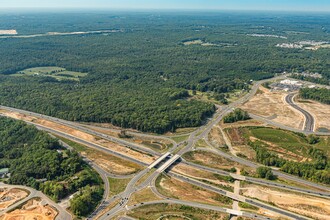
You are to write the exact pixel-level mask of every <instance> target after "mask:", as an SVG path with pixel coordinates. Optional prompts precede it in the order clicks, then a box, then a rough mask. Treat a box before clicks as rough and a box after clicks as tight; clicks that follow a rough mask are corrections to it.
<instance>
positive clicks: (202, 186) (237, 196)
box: [168, 172, 309, 220]
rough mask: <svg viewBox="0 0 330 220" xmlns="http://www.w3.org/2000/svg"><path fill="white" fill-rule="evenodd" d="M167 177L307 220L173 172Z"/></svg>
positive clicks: (287, 215)
mask: <svg viewBox="0 0 330 220" xmlns="http://www.w3.org/2000/svg"><path fill="white" fill-rule="evenodd" d="M168 175H169V176H172V177H174V178H177V179H179V180H181V181H184V182H187V183H190V184H193V185H195V186H198V187H201V188H203V189H206V190H209V191H213V192H216V193H218V194H220V195H223V196H226V197H229V198H231V199H233V200H236V201H239V202H245V203H248V204H250V205H254V206H256V207H259V208H263V209H267V210H269V211H272V212H276V213H279V214H281V215H283V216H286V217H289V218H292V219H299V220H300V219H309V218H307V217H303V216H301V215H298V214H295V213H293V212H290V211H286V210H283V209H280V208H277V207H274V206H271V205H268V204H266V203H263V202H260V201H257V200H254V199H248V198H247V197H244V196H241V195H236V194H235V193H232V192H229V191H226V190H223V189H219V188H217V187H215V186H212V185H209V184H206V183H203V182H200V181H197V180H194V179H192V178H190V177H187V176H182V175H180V174H175V173H174V172H169V173H168Z"/></svg>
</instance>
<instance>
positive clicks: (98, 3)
mask: <svg viewBox="0 0 330 220" xmlns="http://www.w3.org/2000/svg"><path fill="white" fill-rule="evenodd" d="M8 7H10V8H16V7H24V8H25V7H29V8H35V7H41V8H45V7H46V8H48V7H49V8H102V9H118V8H119V9H132V8H133V9H134V8H136V9H237V10H242V9H243V10H285V11H288V10H289V11H291V10H295V11H305V10H307V11H330V0H0V9H1V8H8Z"/></svg>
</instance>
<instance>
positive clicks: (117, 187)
mask: <svg viewBox="0 0 330 220" xmlns="http://www.w3.org/2000/svg"><path fill="white" fill-rule="evenodd" d="M108 180H109V184H110V192H109V194H110V195H109V196H110V197H111V196H114V195H117V194H119V193H121V192H124V191H125V189H126V186H127V184H128V183H129V181H131V179H130V178H127V179H117V178H112V177H108Z"/></svg>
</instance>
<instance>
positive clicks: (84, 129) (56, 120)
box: [0, 105, 161, 156]
mask: <svg viewBox="0 0 330 220" xmlns="http://www.w3.org/2000/svg"><path fill="white" fill-rule="evenodd" d="M0 109H4V110H7V111H12V112H18V113H22V114H25V115H30V116H34V117H37V118H41V119H45V120H48V121H52V122H54V123H58V124H61V125H64V126H68V127H71V128H74V129H76V130H79V131H82V132H85V133H87V134H91V135H95V136H98V137H101V138H103V139H105V140H108V141H111V142H114V143H117V144H119V145H122V146H127V147H129V148H132V149H134V150H139V151H141V152H143V153H146V154H150V155H156V156H160V155H161V154H160V153H158V152H155V151H153V150H151V149H150V148H147V147H143V146H140V145H138V144H134V143H132V142H129V141H126V140H123V139H120V138H116V137H113V136H109V135H106V134H104V133H101V132H98V131H95V130H92V129H89V128H87V127H86V126H83V125H81V124H79V123H76V122H72V121H66V120H63V119H59V118H54V117H51V116H47V115H43V114H39V113H35V112H30V111H26V110H22V109H16V108H12V107H7V106H2V105H0Z"/></svg>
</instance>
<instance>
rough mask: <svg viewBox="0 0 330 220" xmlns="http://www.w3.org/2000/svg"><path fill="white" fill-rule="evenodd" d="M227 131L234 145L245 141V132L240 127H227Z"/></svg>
mask: <svg viewBox="0 0 330 220" xmlns="http://www.w3.org/2000/svg"><path fill="white" fill-rule="evenodd" d="M225 132H226V134H227V136H228V137H229V139H230V142H231V144H232V145H242V144H244V143H245V139H244V137H243V133H242V132H241V131H240V129H239V128H231V129H226V130H225Z"/></svg>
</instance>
